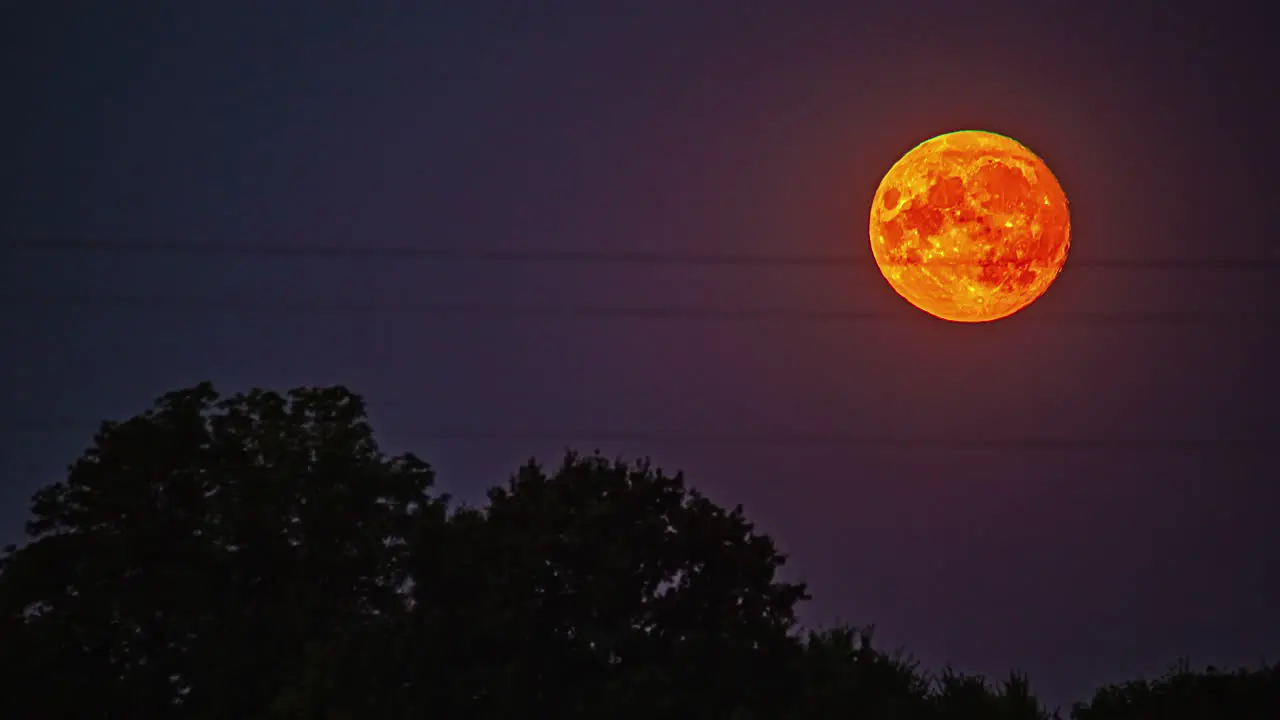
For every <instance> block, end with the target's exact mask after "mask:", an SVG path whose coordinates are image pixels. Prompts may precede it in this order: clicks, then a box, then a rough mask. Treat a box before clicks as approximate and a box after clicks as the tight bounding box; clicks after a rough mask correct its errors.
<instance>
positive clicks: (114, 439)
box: [0, 384, 1280, 720]
mask: <svg viewBox="0 0 1280 720" xmlns="http://www.w3.org/2000/svg"><path fill="white" fill-rule="evenodd" d="M31 511H32V517H31V520H30V522H29V523H28V524H27V533H28V536H29V537H28V540H27V542H26V543H25V544H23V545H22V546H21V547H9V548H6V550H5V552H4V555H3V557H0V683H3V684H2V685H0V717H3V718H6V719H8V718H14V719H15V720H25V719H28V718H29V719H30V720H60V719H62V718H76V719H77V720H82V719H92V718H104V719H105V718H111V719H117V718H133V717H138V718H149V719H150V718H154V719H156V720H166V719H169V718H174V719H182V720H189V719H191V720H214V719H218V720H222V719H224V718H245V719H247V720H344V719H350V720H355V719H356V718H369V717H374V718H380V719H383V720H400V719H401V718H404V719H406V720H407V719H408V718H424V717H439V718H467V719H468V720H471V719H474V720H486V719H488V718H503V719H504V720H505V719H507V718H512V717H534V716H545V717H555V718H561V719H564V720H584V719H586V718H592V719H594V718H609V719H610V720H632V719H634V720H640V719H642V718H643V719H644V720H650V719H651V718H654V717H678V718H690V719H695V720H700V719H702V718H707V719H714V720H773V719H775V718H777V719H779V720H781V719H783V718H785V719H786V720H795V719H800V720H818V719H822V718H831V719H833V720H834V719H835V718H844V719H848V718H859V719H865V720H960V719H967V718H983V719H994V720H1047V719H1048V718H1050V717H1051V716H1050V714H1049V713H1047V712H1046V711H1045V710H1044V709H1043V708H1042V707H1041V705H1040V703H1039V702H1038V701H1037V699H1036V698H1035V696H1034V694H1033V693H1032V691H1031V686H1030V682H1029V681H1028V679H1027V678H1026V676H1024V675H1020V674H1013V675H1011V676H1010V677H1009V678H1008V679H1007V680H1005V681H1004V682H1003V683H1000V684H999V685H998V686H993V685H991V684H990V683H988V682H987V681H986V680H985V679H984V678H982V677H979V676H970V675H964V674H961V673H957V672H954V671H952V670H950V669H947V670H945V671H943V672H942V673H941V674H940V675H938V676H936V677H932V676H929V675H927V674H925V673H923V672H921V671H920V670H919V668H918V667H917V665H916V663H914V662H913V661H912V660H910V658H909V657H907V656H905V655H904V654H903V653H901V652H897V653H887V652H884V651H881V650H879V649H876V648H875V647H874V646H873V643H872V632H871V630H870V628H851V627H845V626H841V627H836V628H833V629H828V630H824V631H820V632H814V631H809V632H801V631H800V628H798V627H797V625H796V619H795V611H796V606H797V604H798V603H799V602H801V601H803V600H804V599H806V597H807V594H806V589H805V586H804V585H803V584H800V583H788V582H782V581H780V580H779V579H778V571H779V570H780V569H781V568H782V566H783V564H784V561H785V559H784V557H783V556H782V555H781V554H780V553H779V552H778V550H777V548H776V547H775V545H774V543H773V541H772V540H771V539H770V538H769V537H768V536H767V535H764V534H761V533H759V532H757V531H756V529H755V528H754V526H753V525H752V524H751V523H750V522H749V521H748V520H747V519H746V518H745V517H744V515H743V512H742V509H741V508H733V509H731V510H730V509H725V508H722V507H720V506H718V505H716V504H715V503H713V502H711V501H710V500H709V499H708V498H706V497H704V496H703V495H702V494H701V493H699V492H698V491H696V490H694V489H692V488H690V487H688V486H686V484H685V480H684V478H683V476H681V475H679V474H676V475H668V474H665V473H663V472H661V471H660V470H657V469H655V468H653V467H652V466H651V465H650V464H648V463H647V462H635V463H626V462H621V461H611V460H607V459H605V458H602V457H600V456H598V455H592V456H580V455H577V454H574V453H568V454H567V455H566V456H565V458H564V459H563V461H562V462H561V464H560V465H559V466H558V467H556V468H555V469H554V471H550V472H549V471H547V470H546V469H544V468H543V467H542V466H541V465H539V464H538V463H537V462H535V461H532V460H531V461H529V462H528V463H527V464H525V465H524V466H523V467H521V468H519V469H518V470H517V472H516V473H515V474H514V475H513V476H512V477H511V478H510V479H509V480H508V481H507V482H506V483H505V484H503V485H501V486H498V487H494V488H493V489H492V490H490V491H489V493H488V495H487V497H486V498H485V503H484V504H483V506H482V507H476V508H470V507H463V506H456V505H454V504H452V503H451V501H450V499H449V498H448V496H446V495H443V494H440V493H438V492H435V490H434V476H433V474H432V471H431V469H430V468H429V467H428V466H427V465H426V464H425V463H424V462H422V461H421V460H418V459H417V458H415V457H414V456H412V455H404V456H399V457H388V456H386V455H384V454H383V453H382V452H381V451H380V450H379V448H378V446H377V444H376V442H375V441H374V438H373V433H372V430H371V428H370V427H369V425H368V422H367V420H366V417H365V410H364V406H363V403H362V402H361V400H360V398H359V397H357V396H356V395H354V394H352V393H350V392H348V391H347V390H345V389H343V388H341V387H333V388H303V389H298V390H293V391H290V392H288V393H286V394H283V395H282V394H277V393H273V392H267V391H262V390H255V391H252V392H248V393H243V394H238V395H233V396H230V397H226V398H222V397H220V396H219V395H218V394H217V393H216V392H215V391H214V389H213V388H212V386H210V385H209V384H201V385H197V386H195V387H192V388H188V389H185V390H181V391H178V392H173V393H170V394H168V395H165V396H164V397H162V398H160V399H159V400H158V401H157V402H156V403H155V405H154V407H152V408H151V409H150V410H148V411H146V412H144V413H142V414H140V415H138V416H137V417H134V418H132V419H129V420H126V421H124V422H119V423H104V424H103V426H102V427H101V429H100V430H99V432H98V433H97V434H96V436H95V437H94V442H93V444H92V446H91V447H90V448H89V449H88V450H86V451H85V452H84V454H83V455H82V456H81V457H80V458H79V459H78V460H76V461H75V462H74V463H73V464H72V465H71V466H70V468H69V470H68V472H67V476H66V478H65V479H64V480H63V481H61V482H57V483H53V484H52V485H49V486H48V487H45V488H43V489H41V490H40V491H39V492H37V493H36V494H35V496H34V497H33V500H32V507H31ZM1052 717H1057V716H1056V715H1054V716H1052ZM1071 717H1072V718H1073V720H1149V719H1150V720H1155V719H1157V718H1158V719H1159V720H1189V719H1192V718H1194V719H1195V720H1240V719H1244V720H1254V719H1258V720H1261V719H1263V718H1266V719H1267V720H1271V719H1273V718H1277V717H1280V669H1277V668H1276V667H1273V666H1266V665H1263V666H1261V667H1260V668H1256V669H1245V670H1239V671H1236V672H1223V671H1218V670H1216V669H1214V668H1209V669H1207V670H1205V671H1203V672H1193V671H1192V670H1191V669H1190V667H1189V666H1188V665H1186V664H1185V663H1184V664H1182V665H1180V666H1178V667H1177V668H1175V669H1174V670H1173V671H1172V672H1170V673H1169V674H1168V675H1166V676H1164V677H1162V678H1160V679H1158V680H1155V681H1132V682H1129V683H1125V684H1121V685H1113V686H1108V687H1105V688H1102V689H1100V690H1099V691H1098V692H1097V693H1095V695H1094V697H1093V698H1092V699H1091V700H1090V701H1089V702H1087V703H1077V704H1076V705H1075V706H1074V707H1073V709H1072V713H1071Z"/></svg>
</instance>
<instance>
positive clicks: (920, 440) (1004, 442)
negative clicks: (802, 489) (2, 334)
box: [0, 418, 1275, 451]
mask: <svg viewBox="0 0 1280 720" xmlns="http://www.w3.org/2000/svg"><path fill="white" fill-rule="evenodd" d="M101 424H102V421H100V420H97V421H95V420H89V419H79V420H74V419H61V420H60V419H49V418H45V419H40V418H29V419H23V420H14V419H9V420H4V421H0V427H3V428H4V429H5V430H6V431H15V430H16V431H19V432H21V431H23V430H28V431H31V430H34V431H40V432H46V431H55V430H65V431H68V432H72V431H74V432H83V431H84V430H85V429H86V428H90V427H92V428H98V427H99V426H100V425H101ZM413 434H414V435H416V436H418V437H420V438H424V439H426V440H435V441H448V442H462V443H468V444H493V443H510V442H520V443H530V444H543V445H547V444H563V445H566V446H575V445H576V446H582V445H591V444H599V445H618V444H633V443H634V444H646V445H663V446H681V445H684V446H728V447H740V446H743V447H773V448H813V449H824V448H832V449H842V448H843V449H866V450H874V449H888V450H892V449H900V448H922V447H933V448H939V449H950V450H963V449H979V448H980V449H1007V450H1071V449H1115V450H1150V451H1195V450H1236V451H1261V450H1266V451H1275V444H1274V442H1271V441H1268V440H1263V439H1257V438H1247V437H1236V438H1185V437H1184V438H1177V437H1163V438H1141V437H1128V438H1126V437H1049V436H1027V435H1022V436H1011V437H1003V438H990V437H987V438H984V437H943V436H923V435H917V436H904V435H867V434H850V433H819V432H808V433H775V432H738V433H728V432H670V431H667V432H661V431H657V432H648V431H612V432H611V431H609V430H601V429H593V430H562V431H548V430H546V429H537V430H525V429H495V428H488V429H482V428H474V427H462V426H434V427H428V428H426V429H425V430H422V431H420V432H415V433H413Z"/></svg>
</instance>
